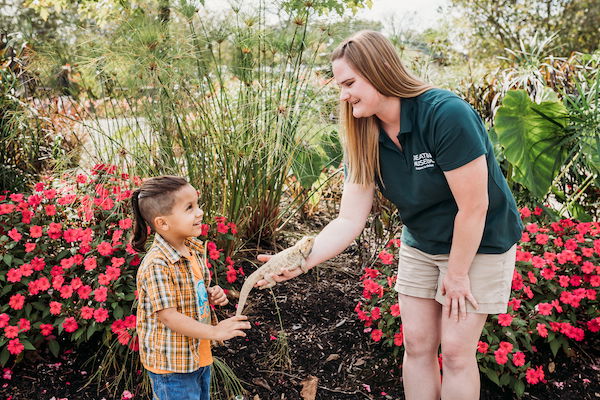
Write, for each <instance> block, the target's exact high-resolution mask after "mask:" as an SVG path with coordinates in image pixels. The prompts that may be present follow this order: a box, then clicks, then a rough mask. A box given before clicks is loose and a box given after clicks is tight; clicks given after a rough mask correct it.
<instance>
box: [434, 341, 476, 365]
mask: <svg viewBox="0 0 600 400" xmlns="http://www.w3.org/2000/svg"><path fill="white" fill-rule="evenodd" d="M475 352H476V349H475V348H472V346H470V345H469V344H468V343H466V342H465V340H464V339H461V338H460V337H452V338H443V339H442V358H443V360H444V368H449V369H456V370H460V369H464V368H468V367H470V366H471V365H472V364H474V363H476V362H477V361H476V360H477V359H476V355H475Z"/></svg>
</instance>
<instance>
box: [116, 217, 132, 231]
mask: <svg viewBox="0 0 600 400" xmlns="http://www.w3.org/2000/svg"><path fill="white" fill-rule="evenodd" d="M132 225H133V222H132V221H131V218H124V219H122V220H120V221H119V228H121V229H129V228H131V226H132Z"/></svg>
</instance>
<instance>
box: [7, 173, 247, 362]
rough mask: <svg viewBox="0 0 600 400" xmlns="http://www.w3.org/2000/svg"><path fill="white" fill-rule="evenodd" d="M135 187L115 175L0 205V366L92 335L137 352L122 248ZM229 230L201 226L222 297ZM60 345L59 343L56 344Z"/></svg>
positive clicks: (229, 277) (222, 225) (59, 182)
mask: <svg viewBox="0 0 600 400" xmlns="http://www.w3.org/2000/svg"><path fill="white" fill-rule="evenodd" d="M140 183H141V180H140V178H137V177H133V178H132V177H130V176H128V175H127V174H121V173H119V172H118V171H117V168H116V167H115V166H108V165H97V166H96V167H94V168H93V170H92V171H91V174H89V175H83V174H79V175H73V174H70V175H66V176H65V177H63V178H62V179H55V180H51V179H48V180H46V181H45V182H40V183H38V184H36V185H35V187H34V190H33V193H31V194H23V193H10V194H4V195H2V196H0V281H1V282H2V289H1V291H0V304H2V305H1V306H0V329H2V332H1V336H0V349H1V350H0V365H2V366H4V365H6V364H7V362H8V361H9V360H10V359H11V356H14V357H15V361H19V360H20V359H21V358H22V357H23V352H24V350H36V349H41V348H43V347H45V346H48V347H49V349H50V351H51V352H52V353H53V354H54V355H55V356H57V355H58V354H59V352H60V347H61V344H59V342H60V343H63V344H62V345H63V346H68V347H71V346H78V345H80V344H82V343H84V342H86V341H89V340H90V339H91V338H92V337H93V336H95V335H96V336H98V337H103V340H102V344H103V345H106V346H109V345H111V343H112V342H114V341H115V339H116V341H118V342H119V343H120V344H121V345H123V346H128V347H129V348H130V349H132V350H134V351H137V348H138V344H137V337H136V335H135V310H134V308H135V305H136V304H135V300H136V299H135V297H136V292H135V274H136V269H137V268H136V267H137V266H138V265H139V264H140V261H141V259H140V256H139V255H138V254H137V253H136V252H135V250H133V248H132V247H131V245H130V244H129V238H130V235H131V233H132V220H131V218H130V217H129V197H130V195H131V188H132V187H133V186H135V185H139V184H140ZM235 233H236V226H235V224H233V223H228V222H227V221H226V220H225V219H224V218H215V222H214V224H212V225H208V224H205V225H204V226H203V235H202V238H215V239H218V241H217V242H216V243H215V242H214V241H211V240H207V249H208V263H209V268H210V271H211V274H212V275H213V276H214V278H215V280H216V281H217V283H219V284H221V285H222V286H223V287H225V288H228V287H230V286H231V284H232V283H234V282H236V281H237V280H238V278H239V272H240V270H237V269H235V267H234V263H233V261H232V260H231V259H230V258H229V257H225V254H224V253H223V251H222V250H220V247H222V246H223V245H224V244H227V242H228V241H231V240H232V239H233V234H235ZM59 339H60V340H59Z"/></svg>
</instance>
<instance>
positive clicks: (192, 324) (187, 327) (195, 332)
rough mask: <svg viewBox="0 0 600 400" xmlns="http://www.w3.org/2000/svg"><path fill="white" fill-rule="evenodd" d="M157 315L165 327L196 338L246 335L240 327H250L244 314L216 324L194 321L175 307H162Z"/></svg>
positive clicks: (220, 338)
mask: <svg viewBox="0 0 600 400" xmlns="http://www.w3.org/2000/svg"><path fill="white" fill-rule="evenodd" d="M157 315H158V319H159V320H160V321H161V322H162V323H163V324H165V325H166V326H167V328H169V329H171V330H172V331H174V332H177V333H179V334H180V335H184V336H188V337H193V338H196V339H205V340H221V341H222V340H228V339H231V338H232V337H235V336H246V334H245V333H244V332H243V331H242V329H250V324H249V323H248V322H246V320H247V319H248V317H246V316H245V315H240V316H238V317H232V318H228V319H225V320H223V321H221V322H219V324H218V325H216V326H212V325H208V324H203V323H202V322H199V321H196V320H195V319H193V318H190V317H188V316H187V315H184V314H182V313H180V312H179V311H177V309H176V308H175V307H171V308H165V309H162V310H160V311H158V312H157Z"/></svg>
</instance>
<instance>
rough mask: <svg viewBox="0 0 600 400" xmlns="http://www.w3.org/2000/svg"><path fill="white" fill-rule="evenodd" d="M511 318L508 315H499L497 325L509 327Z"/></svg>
mask: <svg viewBox="0 0 600 400" xmlns="http://www.w3.org/2000/svg"><path fill="white" fill-rule="evenodd" d="M512 320H513V317H512V315H510V314H499V315H498V323H499V324H500V325H502V326H510V324H511V323H512Z"/></svg>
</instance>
